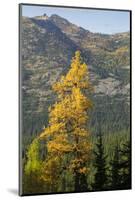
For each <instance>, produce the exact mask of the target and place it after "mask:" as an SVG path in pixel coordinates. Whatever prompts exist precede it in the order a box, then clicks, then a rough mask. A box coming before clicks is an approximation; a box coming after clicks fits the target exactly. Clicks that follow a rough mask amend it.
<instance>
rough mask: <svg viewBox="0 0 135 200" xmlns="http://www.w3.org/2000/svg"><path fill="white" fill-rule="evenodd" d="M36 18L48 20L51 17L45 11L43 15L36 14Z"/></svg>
mask: <svg viewBox="0 0 135 200" xmlns="http://www.w3.org/2000/svg"><path fill="white" fill-rule="evenodd" d="M35 18H36V19H39V20H48V19H49V17H48V16H47V14H45V13H44V14H43V15H41V16H36V17H35Z"/></svg>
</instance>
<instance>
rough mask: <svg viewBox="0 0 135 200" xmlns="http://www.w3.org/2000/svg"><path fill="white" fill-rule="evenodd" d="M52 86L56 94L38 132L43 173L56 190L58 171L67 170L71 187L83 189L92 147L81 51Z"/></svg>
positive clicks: (88, 85) (90, 104)
mask: <svg viewBox="0 0 135 200" xmlns="http://www.w3.org/2000/svg"><path fill="white" fill-rule="evenodd" d="M53 90H54V91H55V92H56V93H57V97H58V98H57V101H56V103H55V104H54V105H52V106H51V107H50V108H49V125H48V127H47V128H46V129H45V130H44V131H43V132H42V133H41V135H40V139H41V140H46V141H47V149H48V156H47V159H46V160H45V162H44V173H43V174H44V175H43V177H44V179H45V180H46V181H48V182H49V183H50V184H51V185H52V187H54V186H56V187H55V188H56V190H57V187H58V184H59V180H60V174H61V173H62V172H63V170H66V171H69V172H71V173H72V175H73V177H74V190H75V191H82V190H83V191H86V190H87V189H88V186H87V173H88V171H89V167H88V165H87V163H88V160H89V157H90V156H89V154H90V150H91V144H90V140H89V137H90V133H89V130H88V129H87V120H88V109H89V108H92V102H91V100H89V99H88V98H87V97H86V95H85V91H86V90H89V91H92V90H93V88H92V86H91V84H90V82H89V78H88V68H87V65H86V64H85V63H83V62H82V58H81V55H80V51H76V53H75V56H74V57H73V59H72V61H71V66H70V69H69V72H68V73H67V74H66V75H65V76H62V77H61V78H60V80H59V81H58V82H57V83H55V84H54V85H53Z"/></svg>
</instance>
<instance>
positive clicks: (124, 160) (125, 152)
mask: <svg viewBox="0 0 135 200" xmlns="http://www.w3.org/2000/svg"><path fill="white" fill-rule="evenodd" d="M120 157H121V161H120V174H121V189H130V188H131V145H130V142H129V141H127V142H126V143H125V144H123V147H122V148H121V149H120Z"/></svg>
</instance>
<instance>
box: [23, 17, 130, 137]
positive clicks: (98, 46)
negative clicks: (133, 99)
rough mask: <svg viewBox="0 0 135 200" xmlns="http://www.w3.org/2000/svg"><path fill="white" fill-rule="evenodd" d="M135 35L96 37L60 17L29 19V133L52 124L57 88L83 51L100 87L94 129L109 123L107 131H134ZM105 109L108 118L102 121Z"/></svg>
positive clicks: (26, 96)
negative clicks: (134, 79) (134, 57)
mask: <svg viewBox="0 0 135 200" xmlns="http://www.w3.org/2000/svg"><path fill="white" fill-rule="evenodd" d="M129 36H130V35H129V33H121V34H115V35H104V34H98V33H91V32H89V31H88V30H85V29H83V28H81V27H78V26H76V25H74V24H72V23H70V22H69V21H67V20H66V19H63V18H61V17H59V16H57V15H52V16H51V17H47V16H46V15H44V16H37V17H34V18H27V17H23V18H22V50H21V53H22V94H23V102H22V103H23V134H25V135H27V136H28V135H31V136H32V135H35V134H38V133H39V131H40V130H41V129H42V127H43V125H44V124H47V118H48V106H49V105H51V104H52V102H54V101H55V94H53V93H52V91H51V85H52V84H53V83H54V82H55V81H56V80H57V79H58V78H59V77H60V76H61V74H65V73H66V71H67V70H68V66H69V62H70V60H71V58H72V56H73V54H74V52H75V50H77V49H79V50H81V52H82V56H83V58H84V60H85V62H86V63H87V64H88V67H89V69H90V77H91V80H92V82H93V85H94V87H95V93H94V95H93V99H94V103H95V108H94V110H93V116H92V119H91V124H90V125H92V126H93V127H96V125H97V123H98V122H99V120H100V121H102V120H103V124H104V127H105V131H108V130H110V131H111V130H114V131H116V130H117V129H118V130H121V129H122V128H128V127H129V114H130V113H129V93H130V85H129V79H130V67H129V65H130V59H129V53H130V52H129V51H130V48H129V45H130V42H129V40H130V37H129ZM99 110H100V112H102V116H103V117H102V119H98V112H99ZM106 113H107V114H106ZM112 124H113V127H112ZM118 124H119V126H118Z"/></svg>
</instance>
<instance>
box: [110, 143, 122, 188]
mask: <svg viewBox="0 0 135 200" xmlns="http://www.w3.org/2000/svg"><path fill="white" fill-rule="evenodd" d="M110 165H111V170H110V171H111V184H110V188H111V189H115V190H116V189H120V185H121V176H120V152H119V147H118V145H116V147H115V150H114V156H113V159H112V161H111V162H110Z"/></svg>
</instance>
